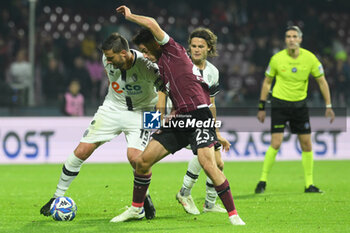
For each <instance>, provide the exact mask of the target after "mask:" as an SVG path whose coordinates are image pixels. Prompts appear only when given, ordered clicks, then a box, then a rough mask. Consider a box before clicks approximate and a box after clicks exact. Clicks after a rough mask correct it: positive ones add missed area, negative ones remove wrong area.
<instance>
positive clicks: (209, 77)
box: [196, 61, 219, 97]
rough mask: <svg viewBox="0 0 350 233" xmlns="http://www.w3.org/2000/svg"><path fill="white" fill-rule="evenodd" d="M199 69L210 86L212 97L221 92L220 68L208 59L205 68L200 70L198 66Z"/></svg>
mask: <svg viewBox="0 0 350 233" xmlns="http://www.w3.org/2000/svg"><path fill="white" fill-rule="evenodd" d="M196 67H197V66H196ZM197 69H198V70H199V72H200V73H201V75H202V77H203V79H204V81H205V82H206V83H207V84H208V86H209V93H210V97H214V96H216V95H217V94H218V93H219V70H218V69H217V68H216V67H215V66H214V65H213V64H211V63H210V62H209V61H206V65H205V68H204V70H200V69H199V68H198V67H197Z"/></svg>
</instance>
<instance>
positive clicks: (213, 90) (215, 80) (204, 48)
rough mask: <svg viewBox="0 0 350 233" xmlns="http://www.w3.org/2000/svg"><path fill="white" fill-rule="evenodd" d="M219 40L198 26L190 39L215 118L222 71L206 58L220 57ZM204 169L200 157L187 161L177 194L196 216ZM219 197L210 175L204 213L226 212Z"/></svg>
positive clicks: (218, 156)
mask: <svg viewBox="0 0 350 233" xmlns="http://www.w3.org/2000/svg"><path fill="white" fill-rule="evenodd" d="M216 43H217V37H216V35H215V34H214V33H213V32H212V31H211V30H209V29H208V28H202V27H200V28H196V29H195V30H194V31H192V32H191V34H190V36H189V38H188V44H189V49H188V51H189V53H190V57H191V60H192V62H193V63H194V65H195V66H196V68H198V70H199V72H200V73H201V75H202V77H203V79H204V81H205V82H206V83H207V84H208V86H209V92H210V102H211V107H210V111H211V112H212V114H213V117H214V118H216V106H215V96H216V95H217V94H218V93H219V71H218V69H217V68H216V67H215V66H214V65H213V64H211V63H210V62H209V61H207V58H208V57H215V56H217V51H216ZM168 99H169V98H168ZM216 135H217V138H218V141H219V142H220V144H221V145H222V146H223V150H225V151H228V150H229V149H230V145H231V144H230V143H229V141H228V140H226V139H225V138H223V137H222V136H221V134H220V132H219V129H216ZM220 144H219V143H218V144H216V145H215V159H216V164H217V166H218V168H219V169H220V170H221V171H222V170H223V169H224V162H223V161H222V159H221V153H220ZM201 169H202V167H201V165H200V163H199V161H198V157H197V156H193V158H192V159H191V161H190V162H189V163H188V169H187V172H186V174H185V176H184V180H183V184H182V188H181V190H180V191H179V192H178V193H177V194H176V199H177V200H178V201H179V203H180V204H182V206H183V207H184V209H185V211H186V212H187V213H189V214H194V215H197V214H199V213H200V212H199V210H198V208H197V207H196V205H195V203H194V201H193V198H192V196H191V189H192V187H193V185H194V184H195V183H196V182H197V180H198V175H199V173H200V171H201ZM217 196H218V195H217V192H216V190H215V188H214V185H213V182H212V180H211V179H210V178H209V177H207V180H206V197H205V203H204V207H203V211H204V212H219V213H226V210H225V209H224V208H222V207H221V206H220V205H218V204H215V202H216V198H217Z"/></svg>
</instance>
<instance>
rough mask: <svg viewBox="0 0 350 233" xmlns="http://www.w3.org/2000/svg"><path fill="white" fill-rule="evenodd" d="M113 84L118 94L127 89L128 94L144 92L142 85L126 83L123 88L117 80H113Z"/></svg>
mask: <svg viewBox="0 0 350 233" xmlns="http://www.w3.org/2000/svg"><path fill="white" fill-rule="evenodd" d="M111 85H112V89H113V90H114V91H115V92H116V93H118V94H121V93H123V92H124V91H126V94H127V95H138V94H141V93H142V87H141V86H140V85H131V84H126V85H125V86H124V87H123V88H121V87H120V85H119V83H117V82H112V84H111Z"/></svg>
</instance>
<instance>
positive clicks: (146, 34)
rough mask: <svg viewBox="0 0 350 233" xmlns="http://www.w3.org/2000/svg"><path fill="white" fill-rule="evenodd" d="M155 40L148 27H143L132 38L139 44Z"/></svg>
mask: <svg viewBox="0 0 350 233" xmlns="http://www.w3.org/2000/svg"><path fill="white" fill-rule="evenodd" d="M153 41H155V39H154V36H153V34H152V32H151V31H150V30H148V29H145V28H143V29H141V30H140V31H138V33H137V34H136V35H135V36H134V38H133V39H132V42H133V43H134V44H136V45H137V46H138V45H140V44H147V43H149V42H153Z"/></svg>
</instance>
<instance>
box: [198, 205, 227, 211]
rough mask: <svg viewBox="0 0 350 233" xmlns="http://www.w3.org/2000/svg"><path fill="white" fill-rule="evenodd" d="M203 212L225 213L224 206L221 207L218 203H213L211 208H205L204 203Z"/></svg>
mask: <svg viewBox="0 0 350 233" xmlns="http://www.w3.org/2000/svg"><path fill="white" fill-rule="evenodd" d="M203 212H204V213H207V212H216V213H227V211H226V209H225V208H222V207H221V206H220V205H219V204H215V205H214V206H213V208H207V207H206V206H205V204H204V207H203Z"/></svg>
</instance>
